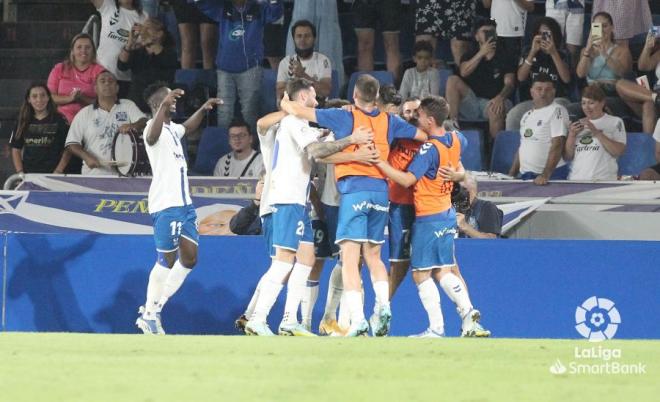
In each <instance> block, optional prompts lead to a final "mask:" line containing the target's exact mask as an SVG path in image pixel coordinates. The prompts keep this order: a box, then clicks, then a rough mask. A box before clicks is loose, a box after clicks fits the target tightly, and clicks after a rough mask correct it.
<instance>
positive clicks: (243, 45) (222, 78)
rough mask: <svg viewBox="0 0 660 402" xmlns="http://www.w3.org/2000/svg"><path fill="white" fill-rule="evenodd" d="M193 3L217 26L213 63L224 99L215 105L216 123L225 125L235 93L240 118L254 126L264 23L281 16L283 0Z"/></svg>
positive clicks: (206, 0) (203, 1) (232, 108)
mask: <svg viewBox="0 0 660 402" xmlns="http://www.w3.org/2000/svg"><path fill="white" fill-rule="evenodd" d="M195 4H196V5H197V7H199V9H200V10H201V11H202V12H203V13H204V14H206V15H207V16H208V17H209V18H211V19H212V20H214V21H216V22H217V23H218V24H219V26H220V45H219V47H218V53H217V56H216V63H217V69H218V97H220V96H221V95H220V94H222V100H223V101H224V103H223V104H222V105H219V106H218V126H220V127H228V126H229V123H230V122H231V121H232V119H233V118H234V104H235V103H236V94H237V93H238V98H239V100H240V103H241V114H242V116H243V119H244V120H245V121H246V122H247V123H248V124H249V126H250V129H252V130H254V129H255V127H256V126H255V124H256V121H257V114H258V113H259V94H260V93H261V61H262V60H263V58H264V49H263V46H264V45H263V32H264V26H265V25H266V24H267V23H269V22H274V21H277V20H278V19H279V18H280V17H282V1H281V0H274V1H269V2H267V3H266V2H257V1H255V0H231V2H230V1H226V2H222V3H221V2H216V1H214V0H199V1H197V2H196V3H195ZM225 7H226V9H225Z"/></svg>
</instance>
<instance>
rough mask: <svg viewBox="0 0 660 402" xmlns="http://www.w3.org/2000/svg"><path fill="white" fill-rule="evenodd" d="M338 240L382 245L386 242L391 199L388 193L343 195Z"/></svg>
mask: <svg viewBox="0 0 660 402" xmlns="http://www.w3.org/2000/svg"><path fill="white" fill-rule="evenodd" d="M339 203H340V205H339V219H338V223H337V240H336V241H335V243H337V244H340V243H341V242H342V241H344V240H352V241H355V242H359V243H363V242H370V243H376V244H382V243H384V242H385V225H387V219H388V208H389V199H388V194H387V191H358V192H355V193H347V194H342V196H341V200H340V201H339Z"/></svg>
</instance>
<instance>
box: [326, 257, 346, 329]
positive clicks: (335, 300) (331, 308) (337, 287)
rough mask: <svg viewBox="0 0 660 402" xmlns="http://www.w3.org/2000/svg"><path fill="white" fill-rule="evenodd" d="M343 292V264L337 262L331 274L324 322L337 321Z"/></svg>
mask: <svg viewBox="0 0 660 402" xmlns="http://www.w3.org/2000/svg"><path fill="white" fill-rule="evenodd" d="M343 291H344V283H343V279H342V276H341V262H340V261H337V264H336V265H335V267H334V268H333V269H332V272H331V273H330V281H329V286H328V296H327V298H326V299H325V311H324V312H323V319H324V320H336V319H337V306H338V305H339V301H340V300H341V294H342V292H343Z"/></svg>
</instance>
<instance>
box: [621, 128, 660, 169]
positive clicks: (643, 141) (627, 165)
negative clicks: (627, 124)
mask: <svg viewBox="0 0 660 402" xmlns="http://www.w3.org/2000/svg"><path fill="white" fill-rule="evenodd" d="M618 162H619V174H620V175H622V176H636V175H638V174H640V173H641V172H642V170H644V169H646V168H647V167H649V166H651V165H655V164H656V161H655V140H654V139H653V136H651V134H646V133H628V135H627V138H626V151H625V152H624V153H623V155H621V156H620V157H619V161H618Z"/></svg>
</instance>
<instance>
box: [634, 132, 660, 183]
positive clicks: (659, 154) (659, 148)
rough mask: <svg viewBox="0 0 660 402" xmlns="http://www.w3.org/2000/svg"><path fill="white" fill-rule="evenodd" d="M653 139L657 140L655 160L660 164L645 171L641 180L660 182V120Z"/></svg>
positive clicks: (641, 175)
mask: <svg viewBox="0 0 660 402" xmlns="http://www.w3.org/2000/svg"><path fill="white" fill-rule="evenodd" d="M653 139H654V140H655V160H656V161H657V162H658V163H657V164H655V165H653V166H651V167H649V168H648V169H644V170H643V171H642V173H641V174H640V175H639V179H640V180H660V119H658V122H657V123H656V124H655V131H654V132H653Z"/></svg>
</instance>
